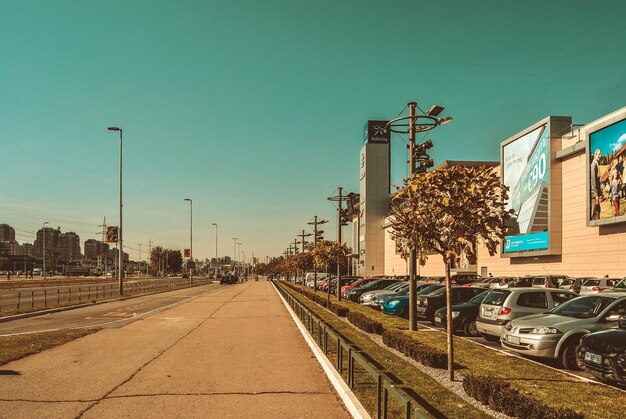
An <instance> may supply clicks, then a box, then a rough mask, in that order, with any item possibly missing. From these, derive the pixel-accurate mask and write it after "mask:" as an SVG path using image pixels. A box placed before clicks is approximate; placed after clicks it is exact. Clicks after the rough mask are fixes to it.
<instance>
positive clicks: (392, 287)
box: [384, 282, 404, 291]
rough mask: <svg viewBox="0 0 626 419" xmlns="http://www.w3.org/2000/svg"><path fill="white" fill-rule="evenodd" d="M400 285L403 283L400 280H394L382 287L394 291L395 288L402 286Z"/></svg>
mask: <svg viewBox="0 0 626 419" xmlns="http://www.w3.org/2000/svg"><path fill="white" fill-rule="evenodd" d="M402 285H404V284H403V283H402V282H394V283H393V284H391V285H387V286H386V287H385V288H384V289H386V290H389V291H395V290H397V289H400V288H402Z"/></svg>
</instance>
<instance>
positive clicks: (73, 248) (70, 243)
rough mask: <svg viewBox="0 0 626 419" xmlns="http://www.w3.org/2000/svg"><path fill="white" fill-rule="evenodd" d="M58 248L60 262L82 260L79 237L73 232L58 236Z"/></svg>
mask: <svg viewBox="0 0 626 419" xmlns="http://www.w3.org/2000/svg"><path fill="white" fill-rule="evenodd" d="M59 246H60V250H61V254H60V256H61V260H64V261H70V260H77V259H81V258H82V255H81V253H80V237H79V236H78V234H76V233H74V232H73V231H68V232H67V233H61V234H60V235H59Z"/></svg>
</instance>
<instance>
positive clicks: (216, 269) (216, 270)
mask: <svg viewBox="0 0 626 419" xmlns="http://www.w3.org/2000/svg"><path fill="white" fill-rule="evenodd" d="M211 225H214V226H215V279H217V274H218V268H217V223H212V224H211Z"/></svg>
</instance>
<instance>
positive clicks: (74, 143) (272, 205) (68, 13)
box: [0, 0, 626, 258]
mask: <svg viewBox="0 0 626 419" xmlns="http://www.w3.org/2000/svg"><path fill="white" fill-rule="evenodd" d="M0 6H1V10H2V12H1V13H0V127H1V130H0V145H1V147H0V157H1V160H0V161H1V163H0V179H2V181H1V182H2V183H1V187H0V222H7V223H9V224H11V225H13V226H15V227H16V228H18V229H19V231H18V241H20V242H24V241H26V242H30V241H32V239H33V236H32V233H29V232H33V231H35V230H36V229H37V228H38V226H39V225H40V224H41V223H42V222H43V221H49V222H50V223H51V225H53V226H57V225H58V226H61V229H62V230H63V231H70V230H73V231H76V232H77V233H79V234H80V235H81V240H82V241H84V240H85V239H88V238H98V237H99V236H98V235H96V234H95V232H96V231H98V227H97V225H98V224H100V223H101V222H102V217H103V216H106V217H107V222H108V223H110V224H115V223H116V222H117V205H118V200H117V186H118V183H117V170H118V165H117V159H118V150H119V148H118V141H117V140H116V137H115V134H114V133H109V132H107V131H106V127H107V126H110V125H118V126H121V127H123V128H124V135H125V137H124V165H125V166H124V170H125V171H124V182H125V186H124V187H125V189H124V196H125V207H124V209H125V212H124V214H125V219H124V224H125V233H124V235H125V239H126V240H127V242H126V243H127V245H128V246H129V247H130V248H131V249H129V250H130V254H131V258H137V256H138V255H137V253H136V252H135V251H134V250H132V249H136V248H137V246H136V244H137V243H143V244H144V247H143V249H146V245H147V243H148V239H152V242H153V244H160V245H164V246H167V247H172V248H183V247H186V245H187V243H188V231H189V204H188V203H187V202H184V201H183V199H184V198H186V197H191V198H192V199H193V200H194V256H195V257H205V256H212V255H213V254H214V251H215V249H214V244H213V243H214V229H212V228H211V223H212V222H216V223H218V224H219V233H220V242H219V247H220V249H219V250H220V252H219V253H220V255H222V254H224V253H227V254H229V255H232V252H233V250H232V248H233V247H232V243H233V242H232V240H231V237H239V239H240V240H239V241H240V242H242V243H244V244H243V246H242V250H244V251H245V252H246V253H247V255H248V256H250V255H251V252H252V250H254V251H255V255H257V256H261V257H264V256H266V255H278V254H280V253H281V252H282V251H283V250H284V248H286V247H287V246H288V244H289V241H292V240H293V238H295V235H296V234H297V233H298V232H299V231H300V230H301V229H302V228H307V227H308V226H307V225H306V222H307V221H309V220H310V219H311V218H312V217H313V215H316V214H317V215H319V216H322V217H325V218H330V219H333V220H334V218H332V217H334V213H333V207H332V206H331V204H330V203H329V202H327V201H326V197H327V196H328V195H329V194H331V193H332V192H333V191H334V190H335V189H336V187H337V186H339V185H341V186H344V187H345V188H346V189H348V190H354V191H358V173H359V171H358V163H359V149H360V147H361V145H362V128H363V125H364V123H365V121H366V120H367V119H376V118H392V117H394V116H396V115H397V114H398V112H400V111H401V110H402V109H403V107H404V106H405V104H406V102H408V101H411V100H415V101H417V102H418V103H419V104H421V105H422V106H424V107H428V106H430V105H431V104H435V103H437V104H442V105H445V106H446V114H445V115H451V116H453V117H454V123H452V124H449V125H446V126H445V127H441V128H439V129H437V130H436V131H435V132H433V133H432V135H431V137H430V138H432V139H433V141H434V143H435V148H433V149H432V151H433V152H432V155H433V157H434V159H435V161H436V162H441V161H442V160H444V159H463V160H468V159H480V160H497V159H498V158H499V143H500V142H501V141H502V140H503V139H506V138H508V137H509V136H510V135H512V134H514V133H516V132H518V131H519V130H521V129H523V128H525V127H527V126H529V125H531V124H532V123H534V122H536V121H537V120H539V119H541V118H543V117H545V116H547V115H550V114H552V115H571V116H573V117H574V121H575V123H585V122H590V121H591V120H593V119H596V118H598V117H600V116H602V115H604V114H606V113H608V112H611V111H613V110H615V109H617V108H620V107H622V106H624V105H626V54H624V39H626V25H624V16H626V2H624V1H622V0H603V1H601V2H590V1H575V0H561V1H556V0H552V1H539V0H532V1H530V0H529V1H524V2H513V1H501V0H493V1H481V0H477V1H472V2H468V1H462V0H458V1H445V0H442V1H438V2H430V1H429V2H427V1H385V2H381V1H358V2H356V1H340V0H333V1H300V0H289V1H271V0H266V1H233V0H227V1H199V0H198V1H169V2H165V1H155V0H152V1H137V0H134V1H94V0H89V1H86V0H80V1H79V0H76V1H61V0H41V1H33V0H23V1H10V0H0ZM393 141H394V144H393V148H392V154H393V157H392V159H393V169H392V170H393V178H394V181H395V182H400V180H401V178H402V176H403V175H404V173H405V164H404V160H405V153H404V145H403V143H402V142H401V140H400V139H399V138H395V139H394V140H393ZM326 227H327V228H326V229H325V230H326V231H327V234H326V237H327V238H331V239H334V238H335V230H336V228H335V226H334V224H329V225H327V226H326Z"/></svg>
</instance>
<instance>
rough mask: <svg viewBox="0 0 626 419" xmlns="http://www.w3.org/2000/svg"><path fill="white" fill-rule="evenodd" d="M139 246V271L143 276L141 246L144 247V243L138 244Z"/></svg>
mask: <svg viewBox="0 0 626 419" xmlns="http://www.w3.org/2000/svg"><path fill="white" fill-rule="evenodd" d="M137 246H139V269H137V271H138V272H139V274H140V275H141V246H143V243H137Z"/></svg>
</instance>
